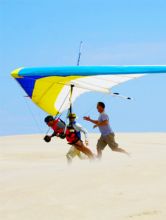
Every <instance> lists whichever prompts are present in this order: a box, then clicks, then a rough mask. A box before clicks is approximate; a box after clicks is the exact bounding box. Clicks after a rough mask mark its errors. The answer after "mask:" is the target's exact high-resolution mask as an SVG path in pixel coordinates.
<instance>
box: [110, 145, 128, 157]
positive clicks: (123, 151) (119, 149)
mask: <svg viewBox="0 0 166 220" xmlns="http://www.w3.org/2000/svg"><path fill="white" fill-rule="evenodd" d="M112 150H113V151H115V152H119V153H122V154H126V155H127V156H130V154H129V153H128V152H127V151H125V150H124V149H122V148H120V147H117V148H114V149H112Z"/></svg>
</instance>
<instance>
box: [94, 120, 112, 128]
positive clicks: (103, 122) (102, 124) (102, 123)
mask: <svg viewBox="0 0 166 220" xmlns="http://www.w3.org/2000/svg"><path fill="white" fill-rule="evenodd" d="M108 123H109V122H108V120H104V121H101V122H98V123H97V124H95V125H94V126H93V128H96V127H100V126H105V125H108Z"/></svg>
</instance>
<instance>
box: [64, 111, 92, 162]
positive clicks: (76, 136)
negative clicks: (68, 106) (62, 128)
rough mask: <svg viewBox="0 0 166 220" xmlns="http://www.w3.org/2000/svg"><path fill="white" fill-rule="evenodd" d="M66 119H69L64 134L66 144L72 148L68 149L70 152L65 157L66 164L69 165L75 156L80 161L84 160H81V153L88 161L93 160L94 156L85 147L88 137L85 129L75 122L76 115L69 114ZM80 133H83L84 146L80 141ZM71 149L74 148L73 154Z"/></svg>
mask: <svg viewBox="0 0 166 220" xmlns="http://www.w3.org/2000/svg"><path fill="white" fill-rule="evenodd" d="M68 117H69V124H68V126H67V129H66V132H65V134H66V140H67V142H68V144H70V145H72V147H71V148H70V150H69V151H68V153H67V155H66V157H67V159H68V162H69V163H70V162H71V161H72V158H73V157H75V156H76V155H77V156H79V157H80V159H84V158H82V156H83V155H82V154H80V153H81V152H82V153H84V154H85V155H86V156H87V157H88V158H89V159H93V158H94V155H93V153H92V152H91V150H90V149H89V148H88V147H87V146H88V137H87V131H86V129H85V128H83V127H82V126H81V125H80V124H78V123H77V122H76V114H74V113H71V114H69V116H68ZM81 132H82V133H84V136H85V144H86V146H85V145H84V143H83V141H82V140H81ZM73 147H74V152H73ZM75 149H76V150H77V151H76V150H75Z"/></svg>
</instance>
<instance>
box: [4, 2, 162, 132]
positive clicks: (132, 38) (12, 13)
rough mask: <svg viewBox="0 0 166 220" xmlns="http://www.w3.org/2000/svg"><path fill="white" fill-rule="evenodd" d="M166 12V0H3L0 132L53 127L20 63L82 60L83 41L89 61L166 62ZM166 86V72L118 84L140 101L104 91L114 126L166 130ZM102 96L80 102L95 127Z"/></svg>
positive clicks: (84, 58) (77, 107)
mask: <svg viewBox="0 0 166 220" xmlns="http://www.w3.org/2000/svg"><path fill="white" fill-rule="evenodd" d="M165 11H166V1H164V0H158V1H153V0H139V1H137V0H135V1H133V0H130V1H129V0H125V1H124V0H116V1H112V0H102V1H99V0H95V1H94V0H82V1H79V0H70V1H67V0H66V1H64V0H61V1H56V0H54V1H53V0H47V1H46V0H45V1H44V0H0V77H1V78H0V135H8V134H22V133H39V132H45V131H46V130H47V128H46V126H45V125H44V123H43V117H44V116H45V114H44V113H43V112H42V111H41V110H40V109H38V108H37V107H36V106H35V105H34V104H33V103H31V102H30V100H28V99H27V98H25V97H24V92H23V91H22V90H21V89H20V88H19V86H18V85H17V83H16V82H15V81H14V80H13V79H12V78H11V77H10V72H11V71H12V70H13V69H15V68H17V67H21V66H61V65H75V64H76V59H77V50H78V45H79V41H80V40H83V41H84V46H83V51H82V52H83V55H82V58H81V65H130V64H131V65H134V64H140V65H141V64H147V65H151V64H153V65H155V64H158V65H160V64H166V23H165V21H166V13H165ZM165 85H166V75H152V76H145V77H143V78H140V79H137V80H134V81H130V82H127V83H125V84H123V85H120V86H118V87H115V88H114V91H118V92H121V93H122V94H125V95H129V96H132V97H134V101H130V102H129V101H125V100H121V99H117V98H112V97H108V96H104V97H103V98H102V100H103V101H104V102H105V103H106V105H107V112H108V113H109V115H110V118H111V124H112V127H113V128H114V130H115V131H123V132H127V131H133V132H135V131H139V132H141V131H142V132H143V131H163V132H164V131H166V117H165V114H166V101H165V100H166V98H165V95H166V86H165ZM99 96H102V95H99V94H96V93H91V94H87V95H83V96H82V97H80V98H79V99H78V100H77V101H76V103H75V111H76V113H77V114H78V116H79V120H80V122H81V123H83V125H84V126H86V127H87V128H88V130H89V131H93V130H92V125H90V124H88V123H87V122H84V121H82V115H84V113H85V112H87V110H88V109H89V108H90V105H91V102H92V100H93V102H94V108H93V109H92V111H90V112H89V114H90V115H91V116H92V117H94V118H95V117H97V112H96V110H95V102H97V101H98V97H99ZM80 106H81V108H80ZM30 112H31V113H30ZM34 119H35V120H34Z"/></svg>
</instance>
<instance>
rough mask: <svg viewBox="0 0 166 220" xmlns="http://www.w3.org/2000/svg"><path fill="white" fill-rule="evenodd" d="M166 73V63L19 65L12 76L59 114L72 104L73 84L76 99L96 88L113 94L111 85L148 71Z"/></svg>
mask: <svg viewBox="0 0 166 220" xmlns="http://www.w3.org/2000/svg"><path fill="white" fill-rule="evenodd" d="M159 73H166V66H62V67H35V68H19V69H16V70H14V71H13V72H12V73H11V75H12V77H14V78H15V79H16V80H17V82H18V83H19V84H20V86H21V87H22V88H23V89H24V91H25V92H26V93H27V95H28V96H29V97H30V98H31V99H32V101H33V102H34V103H35V104H36V105H37V106H39V107H40V108H41V109H43V110H44V111H45V112H47V113H49V114H51V115H56V114H58V113H60V112H63V111H64V110H66V109H67V108H68V107H69V99H70V95H71V94H70V93H71V86H72V87H74V89H73V92H72V100H70V102H74V101H75V99H76V98H77V97H79V96H80V95H81V94H83V93H85V92H89V91H96V92H102V93H108V94H111V88H112V87H114V86H116V85H119V84H121V83H123V82H126V81H128V80H131V79H136V78H138V77H141V76H143V75H145V74H159Z"/></svg>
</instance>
